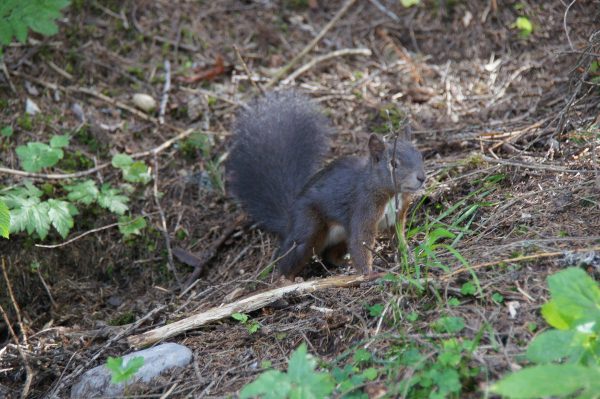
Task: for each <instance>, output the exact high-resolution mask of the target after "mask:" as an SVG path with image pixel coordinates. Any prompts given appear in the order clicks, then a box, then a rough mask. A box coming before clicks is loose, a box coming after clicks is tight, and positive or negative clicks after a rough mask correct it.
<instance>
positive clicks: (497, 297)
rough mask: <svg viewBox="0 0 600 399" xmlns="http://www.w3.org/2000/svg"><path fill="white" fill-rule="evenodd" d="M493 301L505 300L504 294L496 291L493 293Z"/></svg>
mask: <svg viewBox="0 0 600 399" xmlns="http://www.w3.org/2000/svg"><path fill="white" fill-rule="evenodd" d="M492 301H494V302H496V303H502V302H504V297H503V296H502V294H500V293H498V292H494V293H493V294H492Z"/></svg>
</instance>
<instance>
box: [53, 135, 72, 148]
mask: <svg viewBox="0 0 600 399" xmlns="http://www.w3.org/2000/svg"><path fill="white" fill-rule="evenodd" d="M70 139H71V138H70V136H69V135H68V134H65V135H62V136H53V137H52V138H51V139H50V147H52V148H63V147H67V146H68V145H69V140H70Z"/></svg>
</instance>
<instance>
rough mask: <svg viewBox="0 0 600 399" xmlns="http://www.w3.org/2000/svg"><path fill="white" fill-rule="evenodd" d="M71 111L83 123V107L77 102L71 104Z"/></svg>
mask: <svg viewBox="0 0 600 399" xmlns="http://www.w3.org/2000/svg"><path fill="white" fill-rule="evenodd" d="M71 111H72V112H73V114H75V117H76V118H77V120H78V121H79V123H85V112H84V111H83V107H82V106H81V105H79V104H78V103H73V104H71Z"/></svg>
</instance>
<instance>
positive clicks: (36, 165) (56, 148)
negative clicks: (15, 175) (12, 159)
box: [16, 136, 69, 172]
mask: <svg viewBox="0 0 600 399" xmlns="http://www.w3.org/2000/svg"><path fill="white" fill-rule="evenodd" d="M68 145H69V136H54V137H52V139H50V145H48V144H44V143H40V142H37V141H33V142H29V143H27V145H20V146H18V147H17V149H16V153H17V156H18V157H19V161H20V162H21V166H22V167H23V169H24V170H25V171H27V172H39V171H40V170H42V169H43V168H48V167H51V166H54V165H56V164H57V163H58V161H60V160H61V159H62V158H63V156H64V152H63V150H62V149H63V148H64V147H66V146H68Z"/></svg>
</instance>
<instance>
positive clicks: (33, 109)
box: [25, 97, 40, 115]
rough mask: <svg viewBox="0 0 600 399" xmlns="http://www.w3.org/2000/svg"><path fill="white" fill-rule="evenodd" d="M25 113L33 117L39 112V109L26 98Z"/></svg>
mask: <svg viewBox="0 0 600 399" xmlns="http://www.w3.org/2000/svg"><path fill="white" fill-rule="evenodd" d="M25 112H26V113H28V114H29V115H35V114H37V113H39V112H40V107H38V105H37V104H36V103H34V102H33V100H32V99H30V98H29V97H28V98H27V101H25Z"/></svg>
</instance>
